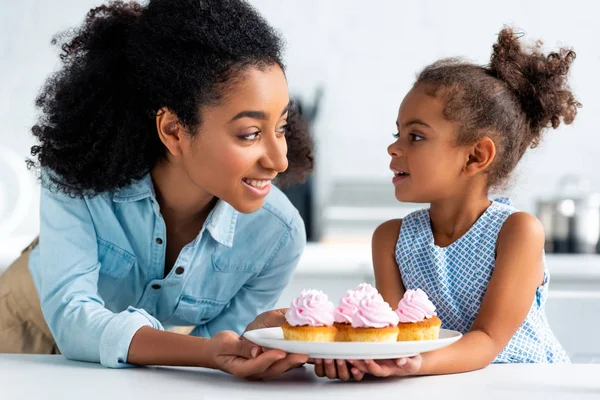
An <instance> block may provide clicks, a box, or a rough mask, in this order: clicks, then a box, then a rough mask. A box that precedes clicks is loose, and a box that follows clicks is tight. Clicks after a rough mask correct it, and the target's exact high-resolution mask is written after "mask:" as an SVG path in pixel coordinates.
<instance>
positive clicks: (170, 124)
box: [156, 107, 185, 156]
mask: <svg viewBox="0 0 600 400" xmlns="http://www.w3.org/2000/svg"><path fill="white" fill-rule="evenodd" d="M156 130H157V131H158V137H159V138H160V141H161V142H162V143H163V144H164V145H165V147H166V148H167V150H168V151H169V153H171V154H172V155H174V156H178V155H180V154H181V139H182V135H183V134H184V133H185V132H184V129H183V128H182V126H181V124H180V123H179V118H177V115H175V113H174V112H172V111H170V110H169V109H168V108H166V107H162V108H161V109H160V110H159V111H158V113H156Z"/></svg>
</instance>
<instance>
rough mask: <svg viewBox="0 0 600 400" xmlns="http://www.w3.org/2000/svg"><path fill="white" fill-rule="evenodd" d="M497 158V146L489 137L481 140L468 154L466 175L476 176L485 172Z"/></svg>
mask: <svg viewBox="0 0 600 400" xmlns="http://www.w3.org/2000/svg"><path fill="white" fill-rule="evenodd" d="M494 158H496V145H495V144H494V141H493V140H492V139H490V138H489V137H488V136H484V137H483V138H481V139H479V140H478V141H477V142H476V143H475V144H474V145H473V146H472V147H471V149H470V151H469V153H468V154H467V160H466V162H465V166H464V173H465V175H467V176H475V175H477V174H478V173H480V172H483V171H485V170H486V169H487V168H488V167H489V166H490V164H491V163H492V161H494Z"/></svg>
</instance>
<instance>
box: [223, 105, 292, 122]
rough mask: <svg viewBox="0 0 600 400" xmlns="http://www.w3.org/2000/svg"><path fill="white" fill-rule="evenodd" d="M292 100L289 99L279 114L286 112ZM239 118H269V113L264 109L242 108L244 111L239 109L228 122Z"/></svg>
mask: <svg viewBox="0 0 600 400" xmlns="http://www.w3.org/2000/svg"><path fill="white" fill-rule="evenodd" d="M291 104H292V102H291V101H290V102H289V103H288V104H287V106H285V108H284V109H283V111H282V112H281V115H284V114H285V113H286V112H288V111H289V109H290V106H291ZM241 118H253V119H259V120H262V121H264V120H267V119H268V118H269V113H266V112H264V111H257V110H244V111H240V112H239V113H237V114H236V115H235V117H233V118H232V119H231V121H229V122H230V123H231V122H233V121H237V120H238V119H241Z"/></svg>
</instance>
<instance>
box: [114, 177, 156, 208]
mask: <svg viewBox="0 0 600 400" xmlns="http://www.w3.org/2000/svg"><path fill="white" fill-rule="evenodd" d="M150 196H152V197H155V195H154V186H153V184H152V178H151V177H150V174H146V176H144V177H143V178H142V179H140V180H137V181H133V182H132V183H130V184H129V185H127V186H123V187H122V188H120V189H117V191H116V192H115V193H114V195H113V201H116V202H117V203H128V202H132V201H138V200H141V199H144V198H146V197H150Z"/></svg>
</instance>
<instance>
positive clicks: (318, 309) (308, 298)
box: [285, 289, 334, 326]
mask: <svg viewBox="0 0 600 400" xmlns="http://www.w3.org/2000/svg"><path fill="white" fill-rule="evenodd" d="M333 310H334V306H333V303H332V302H330V301H329V298H328V297H327V295H326V294H325V293H323V292H322V291H320V290H314V289H309V290H303V291H302V292H301V293H300V296H298V297H297V298H296V299H294V301H293V302H292V305H291V307H290V309H289V310H288V311H287V312H286V313H285V319H286V321H287V322H288V323H289V324H290V325H292V326H302V325H309V326H331V325H333Z"/></svg>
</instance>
